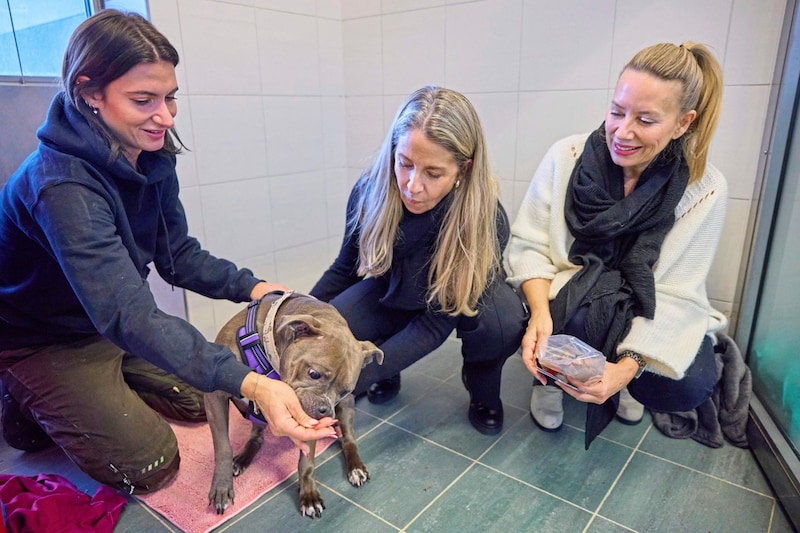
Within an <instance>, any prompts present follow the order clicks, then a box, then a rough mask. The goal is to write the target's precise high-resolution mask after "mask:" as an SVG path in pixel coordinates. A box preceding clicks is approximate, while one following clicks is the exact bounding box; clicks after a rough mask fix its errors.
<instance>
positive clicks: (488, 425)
mask: <svg viewBox="0 0 800 533" xmlns="http://www.w3.org/2000/svg"><path fill="white" fill-rule="evenodd" d="M469 423H470V424H472V427H474V428H475V429H477V430H478V432H479V433H483V434H484V435H497V434H498V433H500V431H501V430H502V429H503V408H502V407H500V409H489V408H488V407H485V406H483V405H481V404H479V403H470V404H469Z"/></svg>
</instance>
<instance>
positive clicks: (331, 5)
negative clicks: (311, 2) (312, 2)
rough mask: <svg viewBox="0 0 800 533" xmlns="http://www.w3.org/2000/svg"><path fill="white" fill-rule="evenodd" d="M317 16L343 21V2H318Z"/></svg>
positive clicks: (330, 0) (331, 0) (318, 0)
mask: <svg viewBox="0 0 800 533" xmlns="http://www.w3.org/2000/svg"><path fill="white" fill-rule="evenodd" d="M317 16H318V17H322V18H326V19H334V20H342V0H317Z"/></svg>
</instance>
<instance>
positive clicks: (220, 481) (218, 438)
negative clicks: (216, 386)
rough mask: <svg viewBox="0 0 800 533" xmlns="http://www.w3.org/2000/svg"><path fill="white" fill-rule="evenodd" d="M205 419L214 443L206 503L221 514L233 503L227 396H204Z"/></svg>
mask: <svg viewBox="0 0 800 533" xmlns="http://www.w3.org/2000/svg"><path fill="white" fill-rule="evenodd" d="M204 402H205V409H206V417H207V418H208V426H209V428H210V429H211V439H212V441H213V443H214V478H213V479H212V481H211V490H209V492H208V503H209V504H213V505H214V508H215V509H216V511H217V514H222V513H224V512H225V509H226V508H227V507H228V504H229V503H233V496H234V494H233V450H232V449H231V440H230V437H229V436H228V395H227V394H226V393H224V392H220V391H217V392H211V393H206V394H205V395H204Z"/></svg>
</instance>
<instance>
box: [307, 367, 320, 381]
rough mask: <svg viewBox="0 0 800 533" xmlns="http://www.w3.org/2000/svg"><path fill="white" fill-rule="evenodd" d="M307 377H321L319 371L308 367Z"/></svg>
mask: <svg viewBox="0 0 800 533" xmlns="http://www.w3.org/2000/svg"><path fill="white" fill-rule="evenodd" d="M308 377H310V378H311V379H319V378H321V377H322V374H320V373H319V372H317V371H316V370H314V369H313V368H309V369H308Z"/></svg>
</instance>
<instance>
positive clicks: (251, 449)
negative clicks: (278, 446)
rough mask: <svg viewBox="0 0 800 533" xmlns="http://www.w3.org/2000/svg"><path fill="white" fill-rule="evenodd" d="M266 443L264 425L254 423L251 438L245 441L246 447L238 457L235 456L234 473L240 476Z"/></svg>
mask: <svg viewBox="0 0 800 533" xmlns="http://www.w3.org/2000/svg"><path fill="white" fill-rule="evenodd" d="M263 445H264V426H262V425H259V424H253V427H252V429H251V430H250V438H248V439H247V442H245V443H244V448H242V451H240V452H239V453H238V454H236V457H234V458H233V475H234V476H238V475H239V474H241V473H242V472H244V469H245V468H247V467H248V466H250V464H251V463H252V462H253V459H254V458H255V456H256V454H257V453H258V450H260V449H261V446H263Z"/></svg>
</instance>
